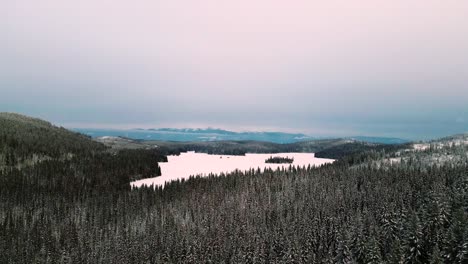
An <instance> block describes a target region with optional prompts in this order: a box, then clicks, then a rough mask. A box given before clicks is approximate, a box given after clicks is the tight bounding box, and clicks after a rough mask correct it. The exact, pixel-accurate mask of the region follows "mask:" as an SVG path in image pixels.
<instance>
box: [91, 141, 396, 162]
mask: <svg viewBox="0 0 468 264" xmlns="http://www.w3.org/2000/svg"><path fill="white" fill-rule="evenodd" d="M95 140H96V141H98V142H100V143H103V144H105V145H106V146H108V147H110V148H111V149H113V150H120V149H129V148H130V149H155V148H157V149H158V151H159V152H160V153H164V154H166V155H174V154H175V155H177V154H180V152H187V151H195V152H201V153H208V154H218V155H245V154H246V153H285V152H315V153H316V154H317V155H316V156H317V157H321V158H332V159H337V158H341V157H343V156H344V155H348V154H352V153H358V152H363V151H366V150H372V149H376V150H381V149H391V148H393V149H397V148H400V147H402V146H404V145H388V144H377V143H367V142H362V141H357V140H351V139H320V140H309V141H301V142H295V143H288V144H278V143H273V142H265V141H252V140H244V141H203V142H201V141H199V142H180V141H155V140H134V139H130V138H123V137H108V136H106V137H100V138H96V139H95Z"/></svg>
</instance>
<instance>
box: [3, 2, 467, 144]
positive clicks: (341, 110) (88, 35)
mask: <svg viewBox="0 0 468 264" xmlns="http://www.w3.org/2000/svg"><path fill="white" fill-rule="evenodd" d="M0 10H1V11H0V15H1V16H0V17H1V18H0V21H1V23H0V34H1V36H2V37H1V38H2V41H1V43H0V58H2V59H1V60H0V91H1V94H2V96H1V97H0V107H1V109H0V110H2V111H18V112H23V113H26V114H32V115H36V116H40V117H43V118H47V119H50V120H52V121H55V122H57V123H61V124H65V125H66V124H81V125H83V126H86V125H87V124H88V125H90V124H105V125H109V126H133V125H139V126H153V127H157V126H221V127H226V128H238V129H275V130H278V129H279V130H287V131H301V132H309V133H311V134H317V135H350V134H352V135H356V134H368V135H386V136H401V137H409V138H427V137H434V136H441V135H447V134H451V133H457V132H463V131H467V130H468V123H467V121H466V116H468V48H467V47H468V16H466V14H468V2H465V1H455V0H446V1H432V0H426V1H416V0H409V1H408V0H406V1H403V0H396V1H379V0H377V1H370V0H365V1H335V0H332V1H305V0H298V1H292V2H291V1H276V0H273V1H272V0H269V1H267V0H256V1H247V0H238V1H227V0H199V1H192V0H189V1H181V0H156V1H143V0H142V1H91V0H82V1H59V0H44V1H26V0H18V1H8V2H7V3H1V4H0Z"/></svg>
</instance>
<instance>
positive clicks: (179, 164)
mask: <svg viewBox="0 0 468 264" xmlns="http://www.w3.org/2000/svg"><path fill="white" fill-rule="evenodd" d="M269 157H289V158H294V162H293V163H292V165H294V166H301V167H302V166H308V165H309V164H310V165H311V166H312V165H315V166H320V165H322V164H326V163H331V162H333V161H334V160H333V159H321V158H316V157H315V154H314V153H271V154H250V153H247V154H246V155H245V156H230V155H208V154H205V153H195V152H187V153H181V154H180V155H179V156H168V157H167V160H168V162H161V163H159V166H160V167H161V174H162V175H161V176H159V177H156V178H148V179H143V180H139V181H134V182H131V183H130V184H131V185H132V186H133V187H140V186H142V185H148V186H149V185H155V186H164V184H165V182H170V181H172V180H176V179H188V178H189V177H190V176H191V175H203V176H207V175H208V174H210V173H215V174H219V173H223V172H224V173H228V172H232V171H235V170H236V169H238V170H241V171H245V170H249V169H251V168H254V169H257V168H260V169H261V170H262V171H263V170H264V169H265V168H272V169H277V168H280V167H281V166H284V167H289V164H271V163H265V160H266V159H267V158H269Z"/></svg>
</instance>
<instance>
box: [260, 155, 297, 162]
mask: <svg viewBox="0 0 468 264" xmlns="http://www.w3.org/2000/svg"><path fill="white" fill-rule="evenodd" d="M293 161H294V158H289V157H286V158H284V157H271V156H270V157H269V158H268V159H266V160H265V163H293Z"/></svg>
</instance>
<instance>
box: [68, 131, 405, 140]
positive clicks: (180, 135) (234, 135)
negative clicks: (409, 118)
mask: <svg viewBox="0 0 468 264" xmlns="http://www.w3.org/2000/svg"><path fill="white" fill-rule="evenodd" d="M72 130H74V131H77V132H80V133H83V134H86V135H89V136H91V137H93V138H97V137H104V136H111V137H126V138H130V139H139V140H160V141H190V142H193V141H226V140H230V141H237V140H253V141H267V142H273V143H295V142H300V141H309V140H316V139H326V138H325V137H321V138H318V137H313V136H309V135H306V134H301V133H284V132H233V131H228V130H223V129H217V128H206V129H202V128H156V129H142V128H135V129H129V130H118V129H86V128H75V129H72ZM329 138H331V137H329ZM344 139H353V140H357V141H363V142H369V143H382V144H403V143H407V142H409V141H408V140H405V139H400V138H387V137H367V136H355V137H344Z"/></svg>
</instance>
